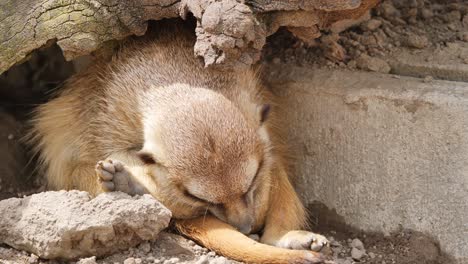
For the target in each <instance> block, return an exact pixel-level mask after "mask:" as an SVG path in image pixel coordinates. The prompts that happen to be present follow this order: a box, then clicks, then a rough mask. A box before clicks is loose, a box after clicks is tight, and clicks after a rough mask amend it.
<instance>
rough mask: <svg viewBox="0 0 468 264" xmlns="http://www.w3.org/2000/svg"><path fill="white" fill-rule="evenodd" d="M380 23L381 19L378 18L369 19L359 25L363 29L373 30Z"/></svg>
mask: <svg viewBox="0 0 468 264" xmlns="http://www.w3.org/2000/svg"><path fill="white" fill-rule="evenodd" d="M381 25H382V21H381V20H379V19H371V20H369V21H367V22H364V23H363V24H362V25H361V29H362V30H364V31H374V30H376V29H377V28H379V27H380V26H381Z"/></svg>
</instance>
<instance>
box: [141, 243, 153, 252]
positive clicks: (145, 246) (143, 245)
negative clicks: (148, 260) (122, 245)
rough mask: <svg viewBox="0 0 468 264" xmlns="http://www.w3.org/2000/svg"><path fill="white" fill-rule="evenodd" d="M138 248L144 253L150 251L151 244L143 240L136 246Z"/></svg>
mask: <svg viewBox="0 0 468 264" xmlns="http://www.w3.org/2000/svg"><path fill="white" fill-rule="evenodd" d="M138 248H139V249H140V250H141V251H143V252H144V253H149V252H150V251H151V245H150V243H148V242H143V243H141V244H140V246H138Z"/></svg>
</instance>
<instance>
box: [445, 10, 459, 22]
mask: <svg viewBox="0 0 468 264" xmlns="http://www.w3.org/2000/svg"><path fill="white" fill-rule="evenodd" d="M442 19H443V20H444V21H445V22H446V23H451V22H457V21H461V19H462V14H461V12H460V11H458V10H454V11H452V12H449V13H446V14H444V15H443V16H442Z"/></svg>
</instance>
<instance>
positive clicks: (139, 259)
mask: <svg viewBox="0 0 468 264" xmlns="http://www.w3.org/2000/svg"><path fill="white" fill-rule="evenodd" d="M142 262H143V260H142V259H141V258H135V264H141V263H142Z"/></svg>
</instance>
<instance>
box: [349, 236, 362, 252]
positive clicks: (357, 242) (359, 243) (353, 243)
mask: <svg viewBox="0 0 468 264" xmlns="http://www.w3.org/2000/svg"><path fill="white" fill-rule="evenodd" d="M351 247H353V248H357V249H359V250H363V249H364V243H362V241H361V240H359V239H357V238H355V239H353V241H351Z"/></svg>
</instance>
